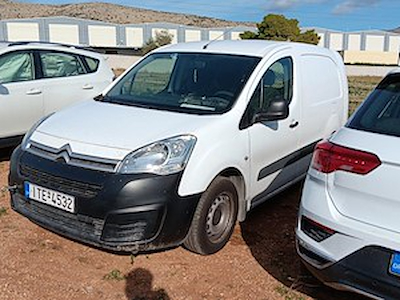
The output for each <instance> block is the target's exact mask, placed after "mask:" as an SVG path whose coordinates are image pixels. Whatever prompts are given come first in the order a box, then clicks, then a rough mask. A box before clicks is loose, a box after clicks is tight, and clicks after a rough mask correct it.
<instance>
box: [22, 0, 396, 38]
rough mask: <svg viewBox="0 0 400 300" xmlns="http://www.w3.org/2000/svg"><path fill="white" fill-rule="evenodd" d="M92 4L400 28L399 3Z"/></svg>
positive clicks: (351, 27)
mask: <svg viewBox="0 0 400 300" xmlns="http://www.w3.org/2000/svg"><path fill="white" fill-rule="evenodd" d="M17 1H18V0H17ZM19 2H34V3H46V4H66V3H81V2H87V1H81V0H39V1H37V0H19ZM89 2H109V3H114V4H121V5H128V6H134V7H140V8H148V9H153V10H162V11H169V12H177V13H189V14H195V15H200V16H207V17H214V18H221V19H225V20H232V21H250V22H257V23H258V22H261V21H262V19H263V17H264V16H265V15H267V14H270V13H277V14H283V15H285V16H286V17H288V18H295V19H297V20H299V22H300V26H301V27H320V28H328V29H336V30H342V31H356V30H369V29H385V30H386V29H394V28H397V27H400V18H399V14H400V1H399V0H220V1H215V0H194V1H192V0H145V1H132V0H131V1H129V0H104V1H97V0H90V1H89ZM166 21H168V20H166Z"/></svg>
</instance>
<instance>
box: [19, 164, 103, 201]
mask: <svg viewBox="0 0 400 300" xmlns="http://www.w3.org/2000/svg"><path fill="white" fill-rule="evenodd" d="M20 173H21V175H22V176H23V177H24V178H25V180H27V181H29V182H31V183H35V184H37V185H40V186H43V187H47V188H49V189H53V190H56V191H60V192H64V193H66V194H69V195H75V196H78V197H83V198H94V197H96V196H97V194H98V193H99V191H100V190H101V189H102V187H101V186H99V185H94V184H89V183H83V182H78V181H74V180H70V179H66V178H62V177H58V176H54V175H51V174H48V173H45V172H42V171H38V170H35V169H33V168H31V167H28V166H26V165H20Z"/></svg>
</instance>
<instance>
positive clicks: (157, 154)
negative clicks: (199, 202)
mask: <svg viewBox="0 0 400 300" xmlns="http://www.w3.org/2000/svg"><path fill="white" fill-rule="evenodd" d="M195 144H196V138H195V137H194V136H192V135H180V136H177V137H172V138H169V139H166V140H162V141H159V142H155V143H153V144H150V145H147V146H145V147H143V148H140V149H138V150H136V151H134V152H132V153H130V154H128V155H127V156H126V157H125V158H124V160H123V161H122V163H121V164H120V166H119V168H118V172H119V173H121V174H137V173H153V174H157V175H168V174H173V173H177V172H179V171H181V170H183V169H184V168H185V165H186V163H187V161H188V160H189V156H190V154H191V153H192V150H193V147H194V145H195Z"/></svg>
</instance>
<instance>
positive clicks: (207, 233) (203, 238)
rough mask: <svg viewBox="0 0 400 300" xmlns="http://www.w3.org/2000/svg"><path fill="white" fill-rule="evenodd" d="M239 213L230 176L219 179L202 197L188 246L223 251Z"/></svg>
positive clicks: (199, 250) (202, 250) (204, 252)
mask: <svg viewBox="0 0 400 300" xmlns="http://www.w3.org/2000/svg"><path fill="white" fill-rule="evenodd" d="M237 212H238V195H237V191H236V188H235V186H234V184H233V183H232V182H231V181H230V180H229V179H228V178H225V177H218V178H216V179H215V180H214V181H213V182H212V183H211V184H210V186H209V187H208V189H207V190H206V191H205V192H204V194H203V195H202V196H201V198H200V201H199V204H198V206H197V209H196V212H195V214H194V217H193V220H192V224H191V227H190V229H189V233H188V236H187V238H186V241H185V243H184V245H185V246H186V248H188V249H189V250H191V251H193V252H196V253H199V254H202V255H208V254H212V253H215V252H217V251H219V250H221V249H222V248H223V247H224V246H225V245H226V243H227V242H228V240H229V238H230V237H231V235H232V232H233V229H234V227H235V223H236V218H237Z"/></svg>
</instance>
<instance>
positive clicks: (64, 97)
mask: <svg viewBox="0 0 400 300" xmlns="http://www.w3.org/2000/svg"><path fill="white" fill-rule="evenodd" d="M37 55H38V57H39V60H40V61H41V69H42V78H43V79H42V80H41V81H42V85H43V95H44V110H45V114H49V113H51V112H54V111H58V110H60V109H62V108H64V107H66V106H68V105H70V104H72V103H74V102H77V101H81V100H86V99H90V98H93V97H94V96H96V95H98V94H99V93H100V92H101V91H102V90H103V88H104V86H99V84H98V82H97V79H96V76H97V74H96V72H91V70H90V69H89V70H88V68H87V63H85V61H84V59H83V57H81V56H79V55H75V54H72V53H66V52H59V51H43V50H41V51H39V52H38V53H37Z"/></svg>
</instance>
